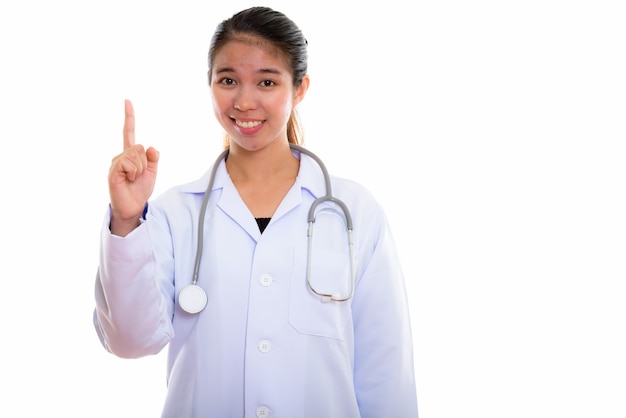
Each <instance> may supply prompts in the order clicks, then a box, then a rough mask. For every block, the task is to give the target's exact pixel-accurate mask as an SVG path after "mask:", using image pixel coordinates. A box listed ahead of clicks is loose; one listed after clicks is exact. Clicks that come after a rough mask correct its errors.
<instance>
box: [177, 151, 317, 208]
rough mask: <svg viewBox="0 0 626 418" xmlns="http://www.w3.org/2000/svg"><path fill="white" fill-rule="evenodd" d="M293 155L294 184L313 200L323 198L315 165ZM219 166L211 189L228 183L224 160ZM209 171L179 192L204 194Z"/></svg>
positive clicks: (220, 187) (296, 154)
mask: <svg viewBox="0 0 626 418" xmlns="http://www.w3.org/2000/svg"><path fill="white" fill-rule="evenodd" d="M292 153H293V155H294V156H295V157H296V158H299V159H300V170H299V172H298V177H297V178H296V184H297V185H299V186H300V187H301V188H302V189H306V190H308V191H309V193H311V194H312V195H313V197H314V198H316V199H317V198H318V197H320V196H323V195H324V194H325V193H326V184H325V182H324V176H323V175H322V171H321V169H320V167H319V166H318V165H317V163H316V162H315V161H314V160H313V159H312V158H311V157H309V156H308V155H305V154H303V155H301V154H300V152H298V151H295V150H292ZM303 157H304V158H303ZM216 163H217V164H219V167H218V168H217V171H216V173H215V181H214V182H213V188H212V189H211V191H213V190H216V189H222V188H224V185H225V182H227V181H228V182H230V179H229V178H228V172H227V171H226V163H225V161H224V160H221V161H219V162H216ZM212 168H213V167H212V166H211V167H209V169H208V170H207V171H206V172H205V173H204V174H203V175H202V177H200V178H199V179H197V180H195V181H192V182H190V183H187V184H185V185H182V186H181V191H182V192H184V193H204V192H205V191H206V188H207V185H208V184H209V178H210V177H211V169H212Z"/></svg>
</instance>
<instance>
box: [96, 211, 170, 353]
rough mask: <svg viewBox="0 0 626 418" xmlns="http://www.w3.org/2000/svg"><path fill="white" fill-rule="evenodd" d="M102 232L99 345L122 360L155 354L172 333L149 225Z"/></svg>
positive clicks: (106, 226) (98, 313) (97, 316)
mask: <svg viewBox="0 0 626 418" xmlns="http://www.w3.org/2000/svg"><path fill="white" fill-rule="evenodd" d="M105 218H106V219H105V222H104V225H103V226H102V232H101V244H100V264H99V268H98V272H97V276H96V286H95V299H96V308H95V310H94V325H95V327H96V332H97V333H98V336H99V338H100V340H101V342H102V343H103V345H104V347H105V348H106V349H107V350H108V351H110V352H111V353H113V354H115V355H117V356H119V357H123V358H138V357H142V356H147V355H151V354H156V353H158V352H159V351H161V350H162V349H163V347H164V346H165V345H166V344H167V343H168V342H169V341H170V340H171V338H172V337H173V335H174V332H173V328H172V323H171V315H170V314H169V313H168V312H169V309H168V308H167V303H166V299H165V297H164V295H163V292H162V289H161V288H160V286H159V283H158V279H157V264H156V262H155V258H154V252H153V246H152V241H151V236H150V229H149V228H148V225H146V223H142V224H141V225H140V226H139V227H137V228H136V229H135V230H134V231H133V232H131V233H130V234H129V235H127V236H126V237H119V236H115V235H113V234H111V232H110V231H109V227H108V225H109V219H110V218H109V216H108V214H107V216H106V217H105Z"/></svg>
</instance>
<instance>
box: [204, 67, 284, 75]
mask: <svg viewBox="0 0 626 418" xmlns="http://www.w3.org/2000/svg"><path fill="white" fill-rule="evenodd" d="M221 73H236V71H235V69H234V68H232V67H221V68H217V69H216V70H215V74H221ZM257 73H260V74H277V75H279V74H281V72H280V71H279V70H277V69H275V68H261V69H259V70H257Z"/></svg>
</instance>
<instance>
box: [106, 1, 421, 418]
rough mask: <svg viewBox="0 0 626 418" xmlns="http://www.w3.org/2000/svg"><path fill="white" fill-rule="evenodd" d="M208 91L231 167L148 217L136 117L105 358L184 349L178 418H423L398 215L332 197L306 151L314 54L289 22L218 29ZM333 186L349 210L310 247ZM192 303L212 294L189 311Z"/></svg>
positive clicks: (117, 225)
mask: <svg viewBox="0 0 626 418" xmlns="http://www.w3.org/2000/svg"><path fill="white" fill-rule="evenodd" d="M208 79H209V85H210V91H211V95H212V99H213V106H214V112H215V116H216V118H217V120H218V121H219V122H220V124H221V125H222V126H223V128H224V129H225V131H226V133H227V143H226V149H227V151H226V152H225V153H224V156H223V157H224V158H219V159H218V160H217V161H216V162H215V163H214V165H212V166H211V167H210V169H209V170H208V171H207V174H206V175H204V176H203V177H201V178H200V179H198V180H196V181H193V182H190V183H187V184H184V185H179V186H177V187H173V188H171V189H170V190H169V191H166V192H165V193H164V194H163V195H162V196H160V197H158V198H155V199H153V200H150V201H149V199H150V198H151V193H152V191H153V188H154V185H155V179H156V175H157V166H158V161H159V153H158V152H157V150H155V149H154V148H151V147H148V148H144V147H143V146H142V145H140V144H137V143H135V135H134V126H135V120H134V110H133V107H132V104H131V103H130V102H129V101H126V102H125V123H124V150H123V152H122V153H121V154H119V155H118V156H116V157H115V158H114V159H113V161H112V164H111V168H110V171H109V176H108V183H109V191H110V199H111V200H110V206H109V209H108V210H107V213H106V217H105V222H104V225H103V228H102V233H101V251H100V264H99V269H98V275H97V279H96V294H95V299H96V308H95V311H94V323H95V327H96V331H97V333H98V335H99V337H100V339H101V341H102V343H103V345H104V347H105V348H106V349H107V350H108V351H110V352H111V353H113V354H115V355H117V356H119V357H123V358H138V357H142V356H147V355H152V354H155V353H158V352H160V351H161V350H162V349H163V348H164V347H166V346H168V364H167V382H168V391H167V396H166V399H165V403H164V406H163V414H162V417H165V418H173V417H188V418H210V417H219V418H224V417H288V418H295V417H316V418H318V417H325V418H331V417H338V418H357V417H376V418H381V417H394V418H414V417H417V401H416V387H415V378H414V369H413V351H412V350H413V349H412V337H411V327H410V322H409V309H408V305H407V297H406V294H405V288H404V282H403V280H404V279H403V273H402V270H401V267H400V265H399V262H398V257H397V255H396V249H395V247H394V241H393V238H392V234H391V232H390V230H389V226H388V224H387V221H386V219H385V215H384V213H383V210H382V209H381V207H380V206H379V204H378V203H377V202H376V200H375V199H374V198H373V197H372V195H370V193H368V191H366V189H365V188H363V187H362V186H361V185H359V184H357V183H355V182H353V181H349V180H345V179H341V178H335V177H332V180H331V181H330V183H329V184H326V182H325V179H324V176H323V172H322V167H321V166H320V165H318V162H316V159H315V158H314V157H311V156H309V155H308V154H307V153H305V152H303V151H302V150H303V149H299V148H297V147H296V148H291V147H290V144H298V143H300V142H301V138H300V131H299V128H298V124H297V119H296V115H295V113H294V112H295V108H296V106H297V105H298V104H299V103H300V102H301V101H302V100H303V99H304V96H305V94H306V92H307V88H308V87H309V76H308V75H307V41H306V39H305V38H304V37H303V35H302V33H301V31H300V30H299V29H298V27H297V26H296V25H295V24H294V22H292V21H291V20H290V19H289V18H287V17H286V16H285V15H283V14H282V13H279V12H277V11H274V10H272V9H269V8H265V7H253V8H250V9H247V10H243V11H241V12H239V13H237V14H235V15H233V16H232V17H231V18H229V19H227V20H224V21H223V22H222V23H221V24H220V25H219V26H218V27H217V30H216V32H215V34H214V36H213V39H212V42H211V46H210V50H209V73H208ZM209 184H211V185H210V190H207V187H208V186H209ZM328 186H331V187H332V194H333V196H334V198H336V200H338V201H340V202H338V203H337V202H334V201H333V200H334V199H330V200H328V201H325V202H321V203H320V204H319V205H318V206H317V208H316V209H315V214H314V217H315V222H314V229H313V238H312V240H311V241H310V240H309V237H308V233H307V231H308V230H309V225H310V221H309V209H310V207H311V206H312V205H313V204H314V201H315V200H316V199H317V198H319V197H322V196H325V195H326V193H327V191H328V190H327V188H328ZM205 197H208V200H207V201H206V202H205V201H204V198H205ZM148 201H149V204H148V203H146V202H148ZM342 202H343V203H344V204H345V206H346V208H347V209H348V210H349V213H348V216H347V217H346V215H345V214H344V213H343V211H342V210H341V203H342ZM205 205H206V207H204V206H205ZM347 224H352V225H351V228H352V231H347ZM199 227H200V229H199ZM198 247H200V248H198ZM199 250H200V251H199ZM198 252H200V253H201V257H198V256H197V254H198ZM194 270H197V272H198V274H197V277H196V278H194ZM352 279H354V283H353V282H352ZM194 283H195V286H191V287H189V285H190V284H194ZM186 287H187V289H189V288H192V289H196V290H197V291H193V292H191V293H190V294H188V295H187V296H186V297H185V298H183V294H184V293H185V292H183V293H181V290H182V289H183V288H186ZM205 295H206V296H205ZM323 295H326V296H323ZM183 299H184V300H183Z"/></svg>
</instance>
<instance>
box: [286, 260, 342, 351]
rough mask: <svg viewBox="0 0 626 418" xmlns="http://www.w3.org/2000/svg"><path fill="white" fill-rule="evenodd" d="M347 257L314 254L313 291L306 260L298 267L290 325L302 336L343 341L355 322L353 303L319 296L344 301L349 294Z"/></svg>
mask: <svg viewBox="0 0 626 418" xmlns="http://www.w3.org/2000/svg"><path fill="white" fill-rule="evenodd" d="M347 257H348V256H347V255H346V254H345V253H343V252H337V251H323V250H317V251H313V252H312V254H311V260H310V262H311V265H312V266H311V275H310V285H311V286H310V287H309V284H308V283H307V277H306V276H307V274H306V270H307V266H306V260H302V262H301V263H298V262H297V263H296V266H295V267H296V268H295V271H294V274H293V277H292V278H291V288H290V300H289V322H290V323H291V325H292V326H293V327H294V328H295V329H296V330H297V331H298V332H300V333H302V334H308V335H312V336H319V337H326V338H333V339H337V340H344V339H345V333H346V332H347V330H349V329H350V324H351V320H352V316H351V308H350V300H347V301H345V302H338V301H334V300H329V299H328V298H325V297H322V296H320V295H318V294H316V293H315V292H314V291H313V290H312V289H311V288H313V289H314V290H315V291H316V292H318V293H323V294H332V295H338V296H340V297H344V296H346V295H348V294H349V293H350V288H351V286H350V283H351V282H350V280H351V279H350V263H349V258H347Z"/></svg>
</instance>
